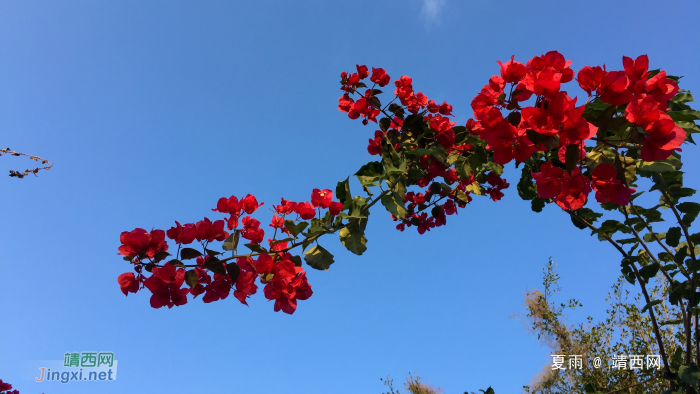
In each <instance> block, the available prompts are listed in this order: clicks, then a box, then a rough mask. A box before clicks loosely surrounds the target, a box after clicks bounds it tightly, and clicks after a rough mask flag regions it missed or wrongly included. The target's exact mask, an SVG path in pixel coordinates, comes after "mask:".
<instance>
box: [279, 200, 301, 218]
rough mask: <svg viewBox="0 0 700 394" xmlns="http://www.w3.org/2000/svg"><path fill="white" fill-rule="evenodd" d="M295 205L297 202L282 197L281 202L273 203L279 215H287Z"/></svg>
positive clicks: (292, 210)
mask: <svg viewBox="0 0 700 394" xmlns="http://www.w3.org/2000/svg"><path fill="white" fill-rule="evenodd" d="M296 207H297V203H295V202H292V201H288V200H285V199H284V198H283V199H282V202H280V205H275V212H277V213H278V214H280V215H289V214H291V213H292V212H294V210H295V209H296Z"/></svg>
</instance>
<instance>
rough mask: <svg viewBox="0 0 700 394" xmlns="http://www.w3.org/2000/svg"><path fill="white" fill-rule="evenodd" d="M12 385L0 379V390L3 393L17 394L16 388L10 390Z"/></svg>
mask: <svg viewBox="0 0 700 394" xmlns="http://www.w3.org/2000/svg"><path fill="white" fill-rule="evenodd" d="M10 390H12V385H11V384H9V383H5V382H3V381H2V379H0V392H3V393H4V394H19V391H18V390H12V391H10Z"/></svg>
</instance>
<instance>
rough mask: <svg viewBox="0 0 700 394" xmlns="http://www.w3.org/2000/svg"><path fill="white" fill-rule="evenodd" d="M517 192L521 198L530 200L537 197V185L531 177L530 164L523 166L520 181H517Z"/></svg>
mask: <svg viewBox="0 0 700 394" xmlns="http://www.w3.org/2000/svg"><path fill="white" fill-rule="evenodd" d="M518 194H519V195H520V198H522V199H523V200H532V199H533V198H535V197H537V186H535V182H534V181H533V179H532V167H530V166H525V167H523V170H522V173H521V175H520V182H518Z"/></svg>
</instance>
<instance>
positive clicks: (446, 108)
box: [439, 101, 454, 116]
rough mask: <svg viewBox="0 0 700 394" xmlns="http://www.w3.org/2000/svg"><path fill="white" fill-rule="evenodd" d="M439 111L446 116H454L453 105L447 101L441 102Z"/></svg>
mask: <svg viewBox="0 0 700 394" xmlns="http://www.w3.org/2000/svg"><path fill="white" fill-rule="evenodd" d="M439 111H440V113H441V114H443V115H445V116H454V115H452V106H451V105H450V104H447V102H446V101H443V102H442V104H440V109H439Z"/></svg>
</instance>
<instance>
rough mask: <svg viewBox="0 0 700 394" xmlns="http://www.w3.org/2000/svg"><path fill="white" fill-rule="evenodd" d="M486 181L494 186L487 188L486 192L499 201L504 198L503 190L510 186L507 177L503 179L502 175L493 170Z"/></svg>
mask: <svg viewBox="0 0 700 394" xmlns="http://www.w3.org/2000/svg"><path fill="white" fill-rule="evenodd" d="M486 181H487V182H488V184H489V185H491V186H492V187H489V188H486V193H487V194H488V195H489V197H490V198H491V199H492V200H493V201H498V200H500V199H501V198H503V192H501V190H503V189H507V188H508V187H509V186H510V184H509V183H508V182H506V180H505V179H501V177H500V176H498V175H497V174H496V173H494V172H493V171H491V172H489V174H488V175H487V176H486Z"/></svg>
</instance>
